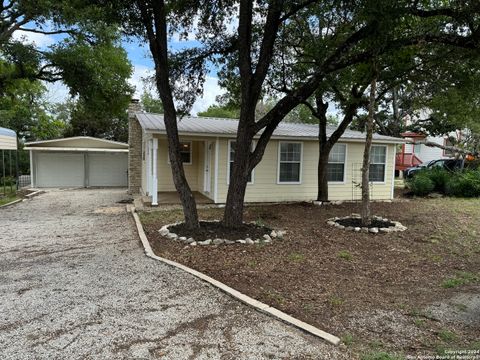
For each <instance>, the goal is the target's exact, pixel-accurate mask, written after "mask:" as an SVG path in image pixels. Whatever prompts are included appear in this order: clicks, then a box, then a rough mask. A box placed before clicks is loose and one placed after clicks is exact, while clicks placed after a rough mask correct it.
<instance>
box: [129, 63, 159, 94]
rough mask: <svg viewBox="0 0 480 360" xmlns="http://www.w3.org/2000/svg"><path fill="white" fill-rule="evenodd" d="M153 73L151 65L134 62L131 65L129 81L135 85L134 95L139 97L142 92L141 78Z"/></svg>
mask: <svg viewBox="0 0 480 360" xmlns="http://www.w3.org/2000/svg"><path fill="white" fill-rule="evenodd" d="M152 75H153V69H152V68H151V67H148V66H145V65H140V64H135V65H133V74H132V76H131V77H130V79H129V81H128V82H129V83H130V84H131V85H133V86H134V87H135V95H134V96H135V97H136V98H139V97H140V95H141V94H142V92H143V88H144V84H143V79H144V78H146V77H149V76H152Z"/></svg>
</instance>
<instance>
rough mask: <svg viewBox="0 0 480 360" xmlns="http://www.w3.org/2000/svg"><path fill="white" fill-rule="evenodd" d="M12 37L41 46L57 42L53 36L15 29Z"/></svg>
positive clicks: (44, 46)
mask: <svg viewBox="0 0 480 360" xmlns="http://www.w3.org/2000/svg"><path fill="white" fill-rule="evenodd" d="M12 37H13V39H14V40H17V41H20V42H22V43H24V44H34V45H36V46H38V47H40V48H46V47H48V46H50V45H52V44H54V43H55V42H56V40H55V38H54V37H53V36H50V35H44V34H39V33H32V32H28V31H23V30H17V31H15V32H14V33H13V35H12Z"/></svg>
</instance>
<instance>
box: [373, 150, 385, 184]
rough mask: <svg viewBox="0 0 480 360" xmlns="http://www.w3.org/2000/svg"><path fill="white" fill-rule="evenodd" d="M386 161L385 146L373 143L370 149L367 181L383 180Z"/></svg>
mask: <svg viewBox="0 0 480 360" xmlns="http://www.w3.org/2000/svg"><path fill="white" fill-rule="evenodd" d="M386 161H387V147H386V146H384V145H373V146H372V149H371V150H370V172H369V181H372V182H385V164H386Z"/></svg>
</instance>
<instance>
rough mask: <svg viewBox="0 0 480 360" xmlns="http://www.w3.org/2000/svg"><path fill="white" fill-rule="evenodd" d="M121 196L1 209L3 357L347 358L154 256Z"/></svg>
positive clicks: (67, 194)
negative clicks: (144, 246) (144, 244)
mask: <svg viewBox="0 0 480 360" xmlns="http://www.w3.org/2000/svg"><path fill="white" fill-rule="evenodd" d="M124 198H126V193H125V191H124V190H121V189H113V190H105V189H102V190H52V191H49V192H47V193H45V194H43V195H40V196H38V197H35V198H33V199H31V200H28V201H25V202H23V203H20V204H17V205H15V206H12V207H7V208H4V209H0V354H1V355H0V357H1V359H2V360H5V359H15V360H17V359H39V358H40V359H76V358H82V359H150V358H162V359H279V358H288V359H297V358H298V359H343V358H345V359H346V358H348V355H345V354H344V353H345V351H344V349H342V348H338V347H334V346H332V345H329V344H327V343H325V342H323V341H320V340H318V339H315V338H313V337H311V336H309V335H306V334H304V333H302V332H301V331H299V330H297V329H295V328H292V327H290V326H287V325H285V324H283V323H281V322H279V321H277V320H274V319H272V318H270V317H268V316H266V315H263V314H260V313H258V312H256V311H254V310H252V309H250V308H248V307H246V306H245V305H243V304H241V303H239V302H237V301H235V300H233V299H232V298H230V297H228V296H227V295H224V294H223V293H221V292H220V291H218V290H216V289H214V288H212V287H210V286H209V285H207V284H205V283H203V282H201V281H200V280H198V279H196V278H194V277H192V276H190V275H188V274H186V273H183V272H182V271H180V270H176V269H174V268H171V267H169V266H167V265H164V264H162V263H160V262H158V261H155V260H152V259H149V258H147V257H145V256H144V254H143V249H142V248H141V245H140V242H139V240H138V236H137V234H136V233H135V232H134V224H133V221H132V219H131V215H130V214H128V213H126V211H125V205H121V204H118V203H117V201H119V200H121V199H124Z"/></svg>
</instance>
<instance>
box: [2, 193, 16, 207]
mask: <svg viewBox="0 0 480 360" xmlns="http://www.w3.org/2000/svg"><path fill="white" fill-rule="evenodd" d="M17 199H19V197H18V196H17V195H16V194H10V195H7V196H5V197H2V198H0V206H2V205H6V204H8V203H10V202H12V201H15V200H17Z"/></svg>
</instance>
